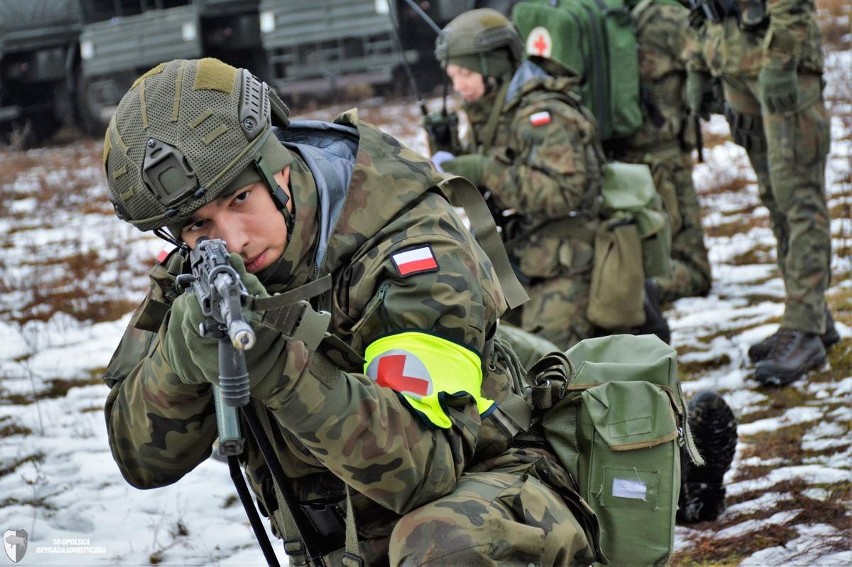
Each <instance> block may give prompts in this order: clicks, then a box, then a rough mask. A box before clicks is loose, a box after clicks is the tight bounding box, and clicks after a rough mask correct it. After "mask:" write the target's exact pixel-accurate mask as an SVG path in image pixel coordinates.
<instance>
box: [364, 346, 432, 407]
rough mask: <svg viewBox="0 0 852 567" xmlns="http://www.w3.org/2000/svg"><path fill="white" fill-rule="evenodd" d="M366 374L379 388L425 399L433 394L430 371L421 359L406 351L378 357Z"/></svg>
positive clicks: (390, 351) (395, 350)
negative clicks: (382, 387)
mask: <svg viewBox="0 0 852 567" xmlns="http://www.w3.org/2000/svg"><path fill="white" fill-rule="evenodd" d="M366 374H367V376H369V377H370V378H372V379H373V380H375V381H376V383H377V384H378V385H379V386H384V387H386V388H390V389H391V390H393V391H395V392H399V393H401V394H408V395H410V396H413V397H415V398H423V397H426V396H428V395H429V394H430V393H432V377H431V376H430V375H429V370H428V369H427V368H426V366H425V365H424V364H423V362H422V361H421V360H420V359H419V358H417V357H416V356H415V355H414V354H412V353H410V352H408V351H406V350H401V349H394V350H389V351H388V352H386V353H384V354H382V355H381V356H377V357H376V358H374V359H373V360H372V361H371V362H370V365H369V366H368V367H367V372H366Z"/></svg>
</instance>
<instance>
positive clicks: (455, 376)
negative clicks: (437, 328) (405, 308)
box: [364, 331, 494, 429]
mask: <svg viewBox="0 0 852 567" xmlns="http://www.w3.org/2000/svg"><path fill="white" fill-rule="evenodd" d="M364 357H365V358H366V363H365V364H364V373H365V374H366V375H367V376H369V377H370V378H372V379H373V380H375V381H376V383H378V384H379V385H380V386H385V387H387V388H390V389H392V390H394V391H396V392H399V393H400V394H402V395H403V396H405V399H406V400H407V401H408V403H409V404H410V405H411V407H412V408H414V410H415V411H417V412H419V413H420V414H422V415H423V416H425V417H426V418H427V419H428V420H429V421H430V422H431V423H433V424H434V425H436V426H438V427H441V428H443V429H449V427H450V426H451V425H452V423H451V422H450V419H449V417H447V412H446V411H445V410H444V407H443V399H444V398H445V397H446V396H450V397H452V396H460V395H470V396H472V397H473V398H474V399H475V400H476V407H477V409H478V410H479V414H480V415H483V416H484V415H485V414H487V413H488V411H489V410H490V409H491V408H492V406H493V405H494V402H493V401H491V400H488V399H485V398H483V397H482V393H481V392H482V363H481V360H480V357H479V355H478V354H477V353H476V352H475V351H473V350H471V349H469V348H466V347H464V346H462V345H459V344H457V343H454V342H452V341H448V340H446V339H442V338H440V337H436V336H435V335H430V334H428V333H423V332H418V331H405V332H402V333H397V334H394V335H389V336H386V337H382V338H381V339H378V340H377V341H375V342H373V343H372V344H370V346H368V347H367V350H366V352H365V353H364Z"/></svg>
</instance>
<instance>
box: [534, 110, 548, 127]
mask: <svg viewBox="0 0 852 567" xmlns="http://www.w3.org/2000/svg"><path fill="white" fill-rule="evenodd" d="M550 121H551V118H550V113H549V112H548V111H546V110H542V111H541V112H536V113H535V114H533V115H531V116H530V124H532V125H533V126H544V125H545V124H550Z"/></svg>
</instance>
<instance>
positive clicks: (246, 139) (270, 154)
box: [103, 58, 293, 243]
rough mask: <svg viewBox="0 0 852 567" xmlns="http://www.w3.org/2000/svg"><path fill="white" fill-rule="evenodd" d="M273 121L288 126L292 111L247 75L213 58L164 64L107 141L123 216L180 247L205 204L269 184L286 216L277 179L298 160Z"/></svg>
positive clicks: (127, 103)
mask: <svg viewBox="0 0 852 567" xmlns="http://www.w3.org/2000/svg"><path fill="white" fill-rule="evenodd" d="M273 118H274V119H275V121H276V124H277V125H278V126H281V127H286V126H287V125H288V124H289V110H288V109H287V106H286V105H285V104H284V103H283V102H282V101H281V99H280V98H278V96H277V95H276V94H275V93H274V91H272V90H271V89H270V88H269V87H268V86H267V84H266V83H264V82H262V81H260V80H259V79H258V78H257V77H255V76H254V75H252V74H251V73H250V72H249V71H247V70H246V69H237V68H235V67H232V66H230V65H228V64H226V63H223V62H222V61H219V60H218V59H211V58H207V59H198V60H183V59H177V60H174V61H169V62H168V63H161V64H159V65H157V66H156V67H154V68H153V69H151V70H149V71H148V72H146V73H144V74H143V75H142V76H140V77H139V78H138V79H136V81H135V82H134V83H133V85H132V86H131V87H130V90H128V92H127V93H126V94H125V95H124V97H122V99H121V102H120V103H119V105H118V108H117V110H116V112H115V115H114V116H113V117H112V120H110V124H109V126H108V128H107V131H106V135H105V138H104V153H103V162H104V169H105V171H106V176H107V185H108V187H109V199H110V201H111V202H112V204H113V207H114V208H115V211H116V214H117V215H118V217H119V218H121V219H122V220H125V221H127V222H129V223H131V224H133V225H134V226H136V227H137V228H138V229H140V230H143V231H146V230H153V231H154V233H155V234H157V235H158V236H160V237H161V238H164V239H166V240H169V241H171V242H175V243H179V242H180V241H179V235H180V229H181V228H182V227H183V224H184V223H185V222H186V220H187V219H189V218H190V217H191V216H192V214H193V213H194V212H195V211H196V210H198V209H199V208H200V207H203V206H204V205H206V204H207V203H209V202H211V201H213V200H214V199H216V198H218V197H221V196H225V195H228V194H229V193H230V192H233V191H235V190H237V189H239V188H240V187H244V186H246V185H248V184H250V183H254V182H257V181H263V182H265V183H266V185H267V186H268V187H269V189H270V191H271V192H272V195H273V198H274V199H275V200H276V202H277V204H278V206H279V208H281V209H282V212H284V214H285V218H287V217H288V213H287V210H286V209H285V208H284V205H285V204H286V202H287V196H286V194H285V193H284V191H283V190H282V189H281V188H280V187H278V184H277V183H276V182H275V180H274V177H273V176H274V175H275V174H276V173H277V172H279V171H281V170H282V169H283V168H284V167H285V166H287V165H289V164H290V163H292V159H293V158H292V156H291V155H290V153H289V152H288V151H287V150H286V149H285V148H284V146H283V145H282V144H281V142H279V141H278V139H277V138H276V137H275V135H274V133H273V130H272V122H273ZM287 220H288V221H289V220H290V219H289V218H287ZM163 228H168V229H169V232H170V233H171V235H169V234H167V233H165V232H164V231H163V230H162V229H163Z"/></svg>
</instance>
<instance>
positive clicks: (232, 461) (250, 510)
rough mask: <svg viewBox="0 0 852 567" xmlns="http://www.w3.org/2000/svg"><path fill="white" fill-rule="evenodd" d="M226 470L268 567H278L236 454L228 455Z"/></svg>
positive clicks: (276, 557)
mask: <svg viewBox="0 0 852 567" xmlns="http://www.w3.org/2000/svg"><path fill="white" fill-rule="evenodd" d="M228 470H229V471H230V472H231V480H232V481H233V482H234V487H235V488H236V489H237V495H238V496H239V497H240V502H242V503H243V508H245V510H246V516H248V519H249V522H250V523H251V529H252V530H254V535H255V536H256V537H257V543H258V544H259V545H260V549H261V550H262V551H263V556H264V557H265V558H266V564H267V565H269V566H270V567H278V566H279V563H278V556H276V555H275V551H274V550H273V549H272V543H270V541H269V536H268V535H266V528H265V527H264V526H263V521H262V520H261V519H260V514H258V513H257V508H255V506H254V500H252V499H251V494H250V493H249V489H248V486H247V485H246V479H245V478H244V477H243V473H242V471H241V470H240V462H239V459H238V458H237V456H236V455H228Z"/></svg>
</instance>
